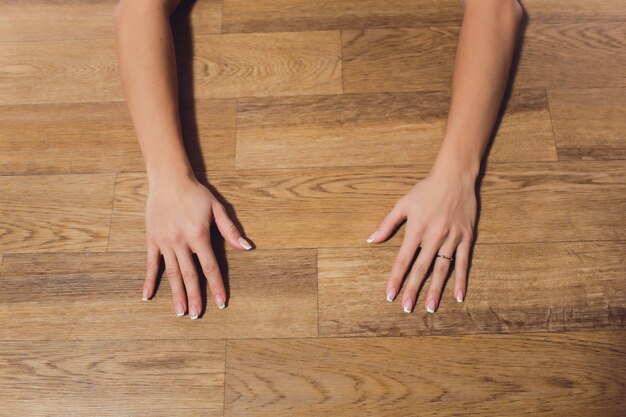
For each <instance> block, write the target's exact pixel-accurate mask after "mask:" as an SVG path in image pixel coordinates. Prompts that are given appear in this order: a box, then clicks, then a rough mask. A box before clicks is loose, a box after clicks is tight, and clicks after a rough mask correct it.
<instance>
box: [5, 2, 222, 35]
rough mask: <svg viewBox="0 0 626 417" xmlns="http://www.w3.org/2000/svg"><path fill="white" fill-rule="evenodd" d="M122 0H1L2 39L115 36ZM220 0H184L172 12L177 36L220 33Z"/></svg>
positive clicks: (172, 20)
mask: <svg viewBox="0 0 626 417" xmlns="http://www.w3.org/2000/svg"><path fill="white" fill-rule="evenodd" d="M118 2H119V0H90V1H88V2H85V1H81V0H62V1H58V0H56V1H49V0H26V1H25V0H19V1H15V0H2V1H0V39H2V42H32V41H56V40H69V39H98V38H109V39H112V38H115V22H114V10H115V6H116V4H117V3H118ZM221 16H222V2H221V0H202V1H184V2H182V3H181V5H180V6H179V7H178V9H177V10H176V12H174V13H173V14H172V18H171V19H170V20H171V22H172V25H173V33H174V36H176V35H177V34H178V32H183V31H189V27H191V30H192V31H193V33H194V34H195V35H208V34H214V33H220V29H221Z"/></svg>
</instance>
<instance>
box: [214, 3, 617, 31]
mask: <svg viewBox="0 0 626 417" xmlns="http://www.w3.org/2000/svg"><path fill="white" fill-rule="evenodd" d="M522 3H523V6H524V9H525V11H526V14H527V15H528V17H529V19H530V20H531V21H541V22H581V21H591V20H593V21H623V20H624V19H626V10H625V9H624V7H623V4H622V1H621V0H596V1H593V2H590V1H588V0H571V1H566V0H557V1H550V2H546V1H544V0H523V1H522ZM462 18H463V7H462V5H461V2H460V1H459V0H335V1H332V2H319V1H310V0H224V16H223V23H222V24H223V27H222V30H223V31H224V32H228V33H235V32H284V31H301V30H332V29H365V28H391V27H416V26H421V27H428V26H432V25H441V24H460V22H461V20H462Z"/></svg>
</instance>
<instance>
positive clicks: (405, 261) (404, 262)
mask: <svg viewBox="0 0 626 417" xmlns="http://www.w3.org/2000/svg"><path fill="white" fill-rule="evenodd" d="M410 265H411V260H410V259H409V258H404V257H400V258H398V259H396V268H398V269H401V270H403V271H404V270H406V269H408V267H409V266H410Z"/></svg>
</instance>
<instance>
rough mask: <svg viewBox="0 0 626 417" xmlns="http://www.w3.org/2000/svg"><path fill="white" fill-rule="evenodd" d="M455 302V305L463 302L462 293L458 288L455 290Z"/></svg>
mask: <svg viewBox="0 0 626 417" xmlns="http://www.w3.org/2000/svg"><path fill="white" fill-rule="evenodd" d="M456 301H457V303H462V302H463V291H462V290H461V289H460V288H459V289H458V290H456Z"/></svg>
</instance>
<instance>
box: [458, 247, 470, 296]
mask: <svg viewBox="0 0 626 417" xmlns="http://www.w3.org/2000/svg"><path fill="white" fill-rule="evenodd" d="M471 245H472V239H469V238H465V239H463V240H462V241H461V243H459V246H458V247H457V248H456V254H455V255H454V298H456V301H457V302H459V303H462V302H463V300H464V299H465V292H466V290H467V266H468V264H469V252H470V247H471Z"/></svg>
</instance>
